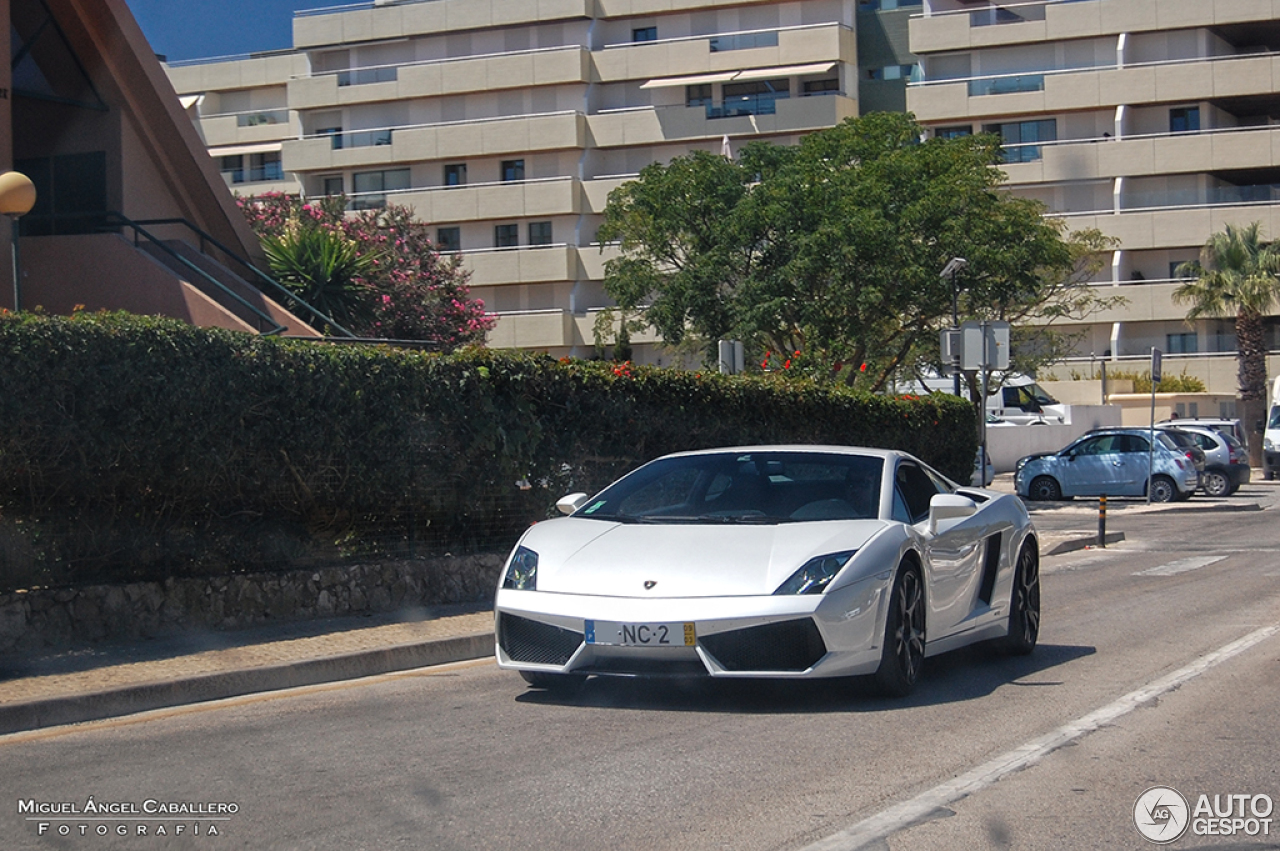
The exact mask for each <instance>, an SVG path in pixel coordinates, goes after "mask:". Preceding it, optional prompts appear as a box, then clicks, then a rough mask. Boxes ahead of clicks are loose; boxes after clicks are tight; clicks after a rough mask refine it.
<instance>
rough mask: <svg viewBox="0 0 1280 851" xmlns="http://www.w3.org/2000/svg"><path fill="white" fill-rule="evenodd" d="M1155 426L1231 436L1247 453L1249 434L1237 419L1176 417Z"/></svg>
mask: <svg viewBox="0 0 1280 851" xmlns="http://www.w3.org/2000/svg"><path fill="white" fill-rule="evenodd" d="M1157 425H1159V426H1162V427H1163V426H1173V427H1174V428H1182V427H1184V426H1195V427H1196V428H1211V429H1213V430H1214V431H1220V432H1222V433H1224V434H1229V435H1231V436H1232V437H1234V438H1235V439H1236V440H1238V441H1239V442H1240V444H1241V445H1242V446H1243V447H1244V450H1245V453H1246V454H1248V452H1249V432H1248V431H1246V430H1245V427H1244V423H1242V422H1240V420H1238V419H1232V418H1229V417H1189V418H1187V417H1178V418H1177V419H1172V420H1164V421H1163V422H1161V423H1158V424H1157Z"/></svg>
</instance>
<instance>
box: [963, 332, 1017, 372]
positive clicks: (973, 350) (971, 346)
mask: <svg viewBox="0 0 1280 851" xmlns="http://www.w3.org/2000/svg"><path fill="white" fill-rule="evenodd" d="M960 335H961V343H960V368H961V369H966V370H974V371H976V370H980V369H982V370H986V369H1008V368H1009V323H1008V322H966V323H964V324H963V325H961V326H960Z"/></svg>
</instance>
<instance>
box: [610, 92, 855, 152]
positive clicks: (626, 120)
mask: <svg viewBox="0 0 1280 851" xmlns="http://www.w3.org/2000/svg"><path fill="white" fill-rule="evenodd" d="M756 105H757V106H761V105H762V104H756ZM729 106H730V109H735V108H741V109H743V110H746V109H749V107H750V106H751V105H750V104H738V105H734V104H730V105H729ZM768 108H772V109H773V111H772V112H760V113H750V112H746V111H743V112H738V113H737V114H726V110H725V107H724V105H710V106H669V107H638V108H632V109H621V110H606V111H601V112H599V113H596V114H595V115H591V116H588V121H589V122H590V126H591V134H592V136H593V138H594V139H595V143H596V146H597V147H602V148H608V147H618V146H624V145H653V144H660V143H663V142H669V141H676V140H681V141H687V140H694V139H719V138H721V137H722V136H725V135H728V136H740V135H770V134H783V133H798V132H803V131H806V130H817V129H821V128H824V127H833V126H835V125H836V124H839V123H840V122H841V121H843V120H844V119H845V118H849V117H852V116H856V115H857V114H858V102H857V100H856V99H854V98H851V97H848V96H846V95H844V94H842V93H838V92H832V93H830V94H829V95H824V96H815V97H804V98H787V99H782V98H774V99H773V100H772V101H771V103H770V104H769V105H768Z"/></svg>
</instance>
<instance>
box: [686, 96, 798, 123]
mask: <svg viewBox="0 0 1280 851" xmlns="http://www.w3.org/2000/svg"><path fill="white" fill-rule="evenodd" d="M787 99H788V95H787V94H785V93H783V92H772V93H769V94H758V95H741V96H738V97H728V98H725V99H724V103H723V104H721V105H720V106H716V105H715V104H710V103H709V104H706V109H707V118H734V117H736V116H739V115H774V114H775V113H777V111H778V101H780V100H787Z"/></svg>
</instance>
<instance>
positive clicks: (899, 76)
mask: <svg viewBox="0 0 1280 851" xmlns="http://www.w3.org/2000/svg"><path fill="white" fill-rule="evenodd" d="M918 69H919V66H918V65H886V66H884V67H883V68H868V69H867V76H868V77H870V78H871V79H872V80H914V79H915V78H916V77H917V76H919V75H918Z"/></svg>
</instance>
